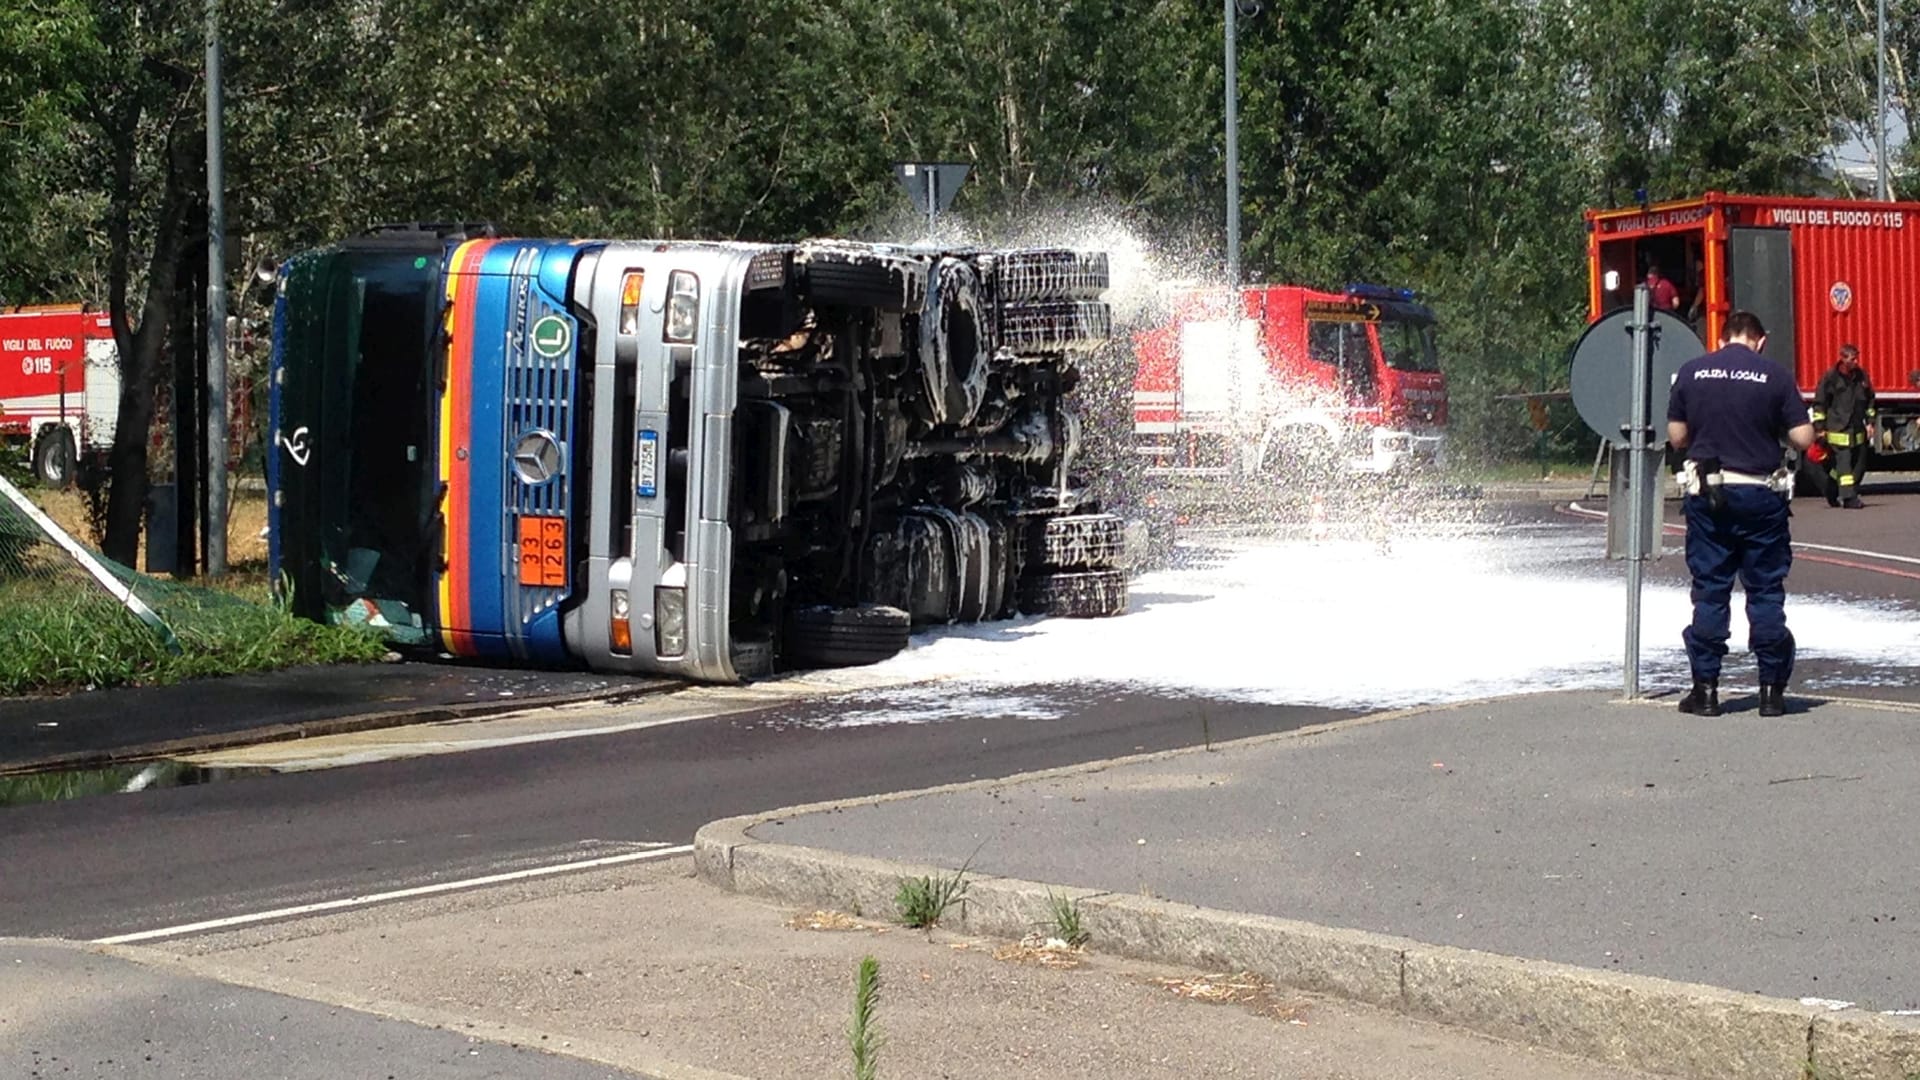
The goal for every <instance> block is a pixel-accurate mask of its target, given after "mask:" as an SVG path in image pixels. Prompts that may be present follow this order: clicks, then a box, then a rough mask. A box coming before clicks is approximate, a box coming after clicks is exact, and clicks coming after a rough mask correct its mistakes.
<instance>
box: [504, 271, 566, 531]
mask: <svg viewBox="0 0 1920 1080" xmlns="http://www.w3.org/2000/svg"><path fill="white" fill-rule="evenodd" d="M524 257H525V256H523V258H524ZM516 269H518V268H517V267H516ZM515 277H516V279H517V282H516V284H517V286H518V293H519V295H518V296H516V297H515V306H516V309H517V310H516V313H515V314H516V317H515V319H514V330H513V332H512V333H511V334H510V335H509V338H508V342H507V370H506V372H505V376H506V406H507V407H506V411H505V415H504V416H503V417H502V422H503V423H504V425H505V430H504V432H503V434H504V436H505V438H504V439H502V440H501V445H503V446H505V447H507V448H508V450H509V453H511V452H512V450H513V448H514V447H516V446H518V445H520V444H521V441H522V440H523V439H524V438H526V437H527V436H528V435H529V434H532V433H536V432H545V433H547V434H549V435H551V436H553V438H554V440H555V442H557V443H558V444H559V447H560V456H559V468H558V470H557V471H556V472H554V473H553V474H552V475H551V476H549V477H547V478H545V479H544V480H541V481H540V482H537V483H530V482H529V479H530V477H528V476H527V475H525V474H523V473H522V472H521V471H520V470H519V469H508V470H507V473H506V477H505V479H506V485H507V491H506V492H505V493H504V494H505V496H506V497H505V498H504V499H502V500H501V503H502V505H504V506H506V507H507V508H508V510H509V512H510V513H514V514H537V515H542V516H546V515H564V514H566V513H567V511H568V509H569V497H570V495H571V489H572V483H571V477H570V473H571V468H570V466H571V464H572V446H571V443H572V441H573V440H572V435H573V416H572V402H573V379H574V363H573V356H574V350H573V347H571V346H570V347H568V348H567V349H565V350H562V351H561V352H560V353H559V354H558V355H556V356H543V355H542V354H541V352H540V350H539V349H538V348H536V345H535V334H536V328H538V327H541V326H547V327H551V326H553V325H556V324H555V323H554V322H553V321H552V320H556V319H557V320H559V323H558V324H559V325H564V326H566V327H567V335H568V338H567V340H568V341H569V342H571V341H572V335H573V334H574V333H575V329H574V321H573V318H572V316H570V315H568V314H567V313H566V312H565V311H564V310H562V309H560V308H558V307H555V306H554V305H552V304H550V303H548V302H547V300H546V298H545V297H544V296H542V295H541V294H540V293H539V292H538V291H536V290H535V289H534V287H533V278H532V277H531V275H530V274H528V275H524V276H523V275H521V274H516V275H515ZM549 340H552V339H549ZM516 464H517V463H516ZM534 475H535V476H537V475H538V474H534Z"/></svg>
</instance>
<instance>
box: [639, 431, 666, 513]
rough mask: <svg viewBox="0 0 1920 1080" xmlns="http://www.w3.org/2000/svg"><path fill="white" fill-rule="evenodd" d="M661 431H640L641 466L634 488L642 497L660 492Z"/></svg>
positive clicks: (648, 497)
mask: <svg viewBox="0 0 1920 1080" xmlns="http://www.w3.org/2000/svg"><path fill="white" fill-rule="evenodd" d="M659 484H660V433H659V432H657V431H643V432H641V433H640V468H639V474H638V478H637V480H636V482H635V484H634V490H635V491H637V492H638V493H639V495H640V497H641V498H643V499H651V498H653V497H654V496H655V495H658V494H659V493H660V486H659Z"/></svg>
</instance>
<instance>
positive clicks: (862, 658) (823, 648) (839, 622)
mask: <svg viewBox="0 0 1920 1080" xmlns="http://www.w3.org/2000/svg"><path fill="white" fill-rule="evenodd" d="M910 622H911V620H910V619H909V617H908V616H907V613H906V612H904V611H901V610H900V609H899V608H895V607H882V606H880V605H878V604H863V605H861V606H860V607H850V608H837V607H827V606H824V605H822V606H818V607H803V608H799V609H797V610H795V611H794V612H792V613H791V614H789V615H788V616H787V640H786V659H787V662H788V663H790V664H796V665H807V666H815V667H851V666H854V665H857V664H875V663H879V662H880V661H882V660H886V659H888V658H890V657H893V656H895V655H897V654H898V653H899V652H900V650H902V649H904V648H906V647H907V637H908V635H909V634H910V633H911V627H910V625H909V624H910Z"/></svg>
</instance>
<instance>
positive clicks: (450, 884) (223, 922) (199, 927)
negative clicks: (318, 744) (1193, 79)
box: [90, 844, 693, 945]
mask: <svg viewBox="0 0 1920 1080" xmlns="http://www.w3.org/2000/svg"><path fill="white" fill-rule="evenodd" d="M692 851H693V845H692V844H677V845H675V846H673V847H663V848H653V849H651V850H648V851H630V852H627V853H626V854H623V855H603V856H601V857H599V858H595V859H580V860H577V861H574V862H564V863H553V864H551V865H548V866H535V867H531V868H529V869H526V870H512V871H508V872H507V873H503V874H488V875H486V876H485V877H477V878H467V879H465V880H462V881H442V882H437V883H435V884H433V885H419V886H415V887H414V888H411V889H395V890H394V891H392V892H383V893H369V894H368V895H366V896H349V897H347V898H345V899H342V900H325V901H322V902H320V903H317V904H301V905H298V906H297V907H285V908H276V909H274V910H272V911H256V912H253V913H251V914H248V915H233V916H229V917H227V918H224V919H208V920H206V921H204V922H196V923H186V924H185V925H182V926H166V927H161V928H160V929H158V930H142V931H140V932H138V933H133V934H117V935H115V936H113V937H103V938H95V939H93V941H92V942H91V943H90V944H94V945H129V944H132V943H133V942H136V941H154V940H156V939H159V938H169V937H178V936H180V935H182V934H197V933H200V932H201V931H204V930H226V929H230V928H232V927H236V926H247V925H249V924H251V923H258V922H269V921H272V920H274V919H290V918H295V917H297V916H301V915H313V914H316V913H318V912H322V911H340V910H342V909H344V908H352V907H365V906H367V905H370V904H382V903H386V902H387V901H389V900H407V899H411V898H413V897H416V896H432V895H434V894H435V893H444V892H453V891H455V890H458V889H477V888H479V887H481V886H483V885H499V884H502V883H504V882H509V881H525V880H528V879H530V878H539V877H548V876H550V875H553V874H566V873H572V872H574V871H577V870H594V869H598V868H600V867H603V866H618V865H620V864H622V863H631V862H645V861H647V860H651V859H664V858H667V857H669V856H673V855H686V854H689V853H690V852H692Z"/></svg>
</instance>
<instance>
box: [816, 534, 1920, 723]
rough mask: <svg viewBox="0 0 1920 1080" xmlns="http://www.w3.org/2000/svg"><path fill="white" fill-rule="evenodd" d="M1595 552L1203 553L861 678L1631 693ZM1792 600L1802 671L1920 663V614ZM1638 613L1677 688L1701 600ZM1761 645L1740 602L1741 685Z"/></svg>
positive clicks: (1191, 689) (1388, 694)
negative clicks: (1082, 601) (1127, 586)
mask: <svg viewBox="0 0 1920 1080" xmlns="http://www.w3.org/2000/svg"><path fill="white" fill-rule="evenodd" d="M1598 545H1599V540H1598V538H1597V536H1596V534H1594V533H1591V532H1585V531H1581V532H1558V533H1549V534H1547V535H1539V534H1535V535H1526V533H1525V532H1518V533H1514V534H1506V535H1502V534H1483V535H1469V536H1456V537H1432V538H1427V539H1406V538H1402V539H1398V540H1396V541H1395V542H1394V543H1393V544H1392V546H1391V548H1390V549H1388V550H1385V551H1383V550H1382V548H1381V546H1380V545H1379V544H1378V543H1375V542H1370V541H1349V540H1340V539H1335V540H1331V541H1328V542H1325V543H1314V542H1311V541H1306V540H1274V541H1268V542H1260V541H1241V542H1238V543H1235V544H1233V545H1232V546H1223V547H1217V548H1213V549H1210V550H1202V551H1199V552H1196V553H1192V554H1193V555H1194V556H1195V557H1196V559H1197V561H1198V562H1199V563H1200V564H1201V565H1195V566H1193V567H1191V568H1188V569H1176V570H1167V571H1162V572H1157V573H1152V574H1148V575H1145V576H1143V577H1141V578H1139V579H1138V580H1136V581H1135V582H1134V583H1133V593H1132V604H1131V607H1130V608H1129V610H1128V612H1127V614H1126V615H1125V616H1123V617H1120V618H1116V619H1099V620H1080V619H1023V620H1019V621H1015V622H1003V623H987V624H982V625H977V626H966V627H952V628H947V629H943V630H938V631H934V632H932V633H927V634H921V635H918V636H916V637H915V638H914V644H913V647H912V648H911V649H909V650H908V651H907V652H906V653H903V654H902V655H900V656H899V657H896V658H895V659H893V660H891V661H889V662H887V663H885V664H881V665H877V666H876V667H873V668H870V669H864V670H865V671H866V672H869V673H870V676H871V678H872V679H873V680H874V682H872V683H868V685H869V686H872V685H875V684H893V685H898V684H900V683H903V682H919V681H921V680H940V681H942V682H944V683H946V684H947V686H948V688H949V691H948V697H949V700H952V699H953V694H952V691H953V689H954V687H955V684H960V685H964V686H966V687H970V688H973V689H975V690H977V691H980V692H985V693H989V694H990V693H992V692H993V691H995V690H996V688H1001V687H1005V688H1011V687H1015V686H1034V685H1036V684H1079V685H1084V686H1089V687H1091V686H1107V687H1125V688H1130V689H1134V690H1140V691H1149V692H1157V693H1165V694H1172V695H1181V696H1201V697H1212V698H1224V699H1229V700H1240V701H1253V702H1262V703H1275V704H1280V703H1288V704H1303V705H1324V706H1332V707H1365V708H1393V707H1401V706H1410V705H1417V704H1423V703H1434V702H1446V701H1459V700H1465V699H1470V698H1476V697H1487V696H1496V695H1501V694H1512V693H1522V692H1531V691H1540V690H1556V689H1583V688H1585V689H1609V688H1617V687H1619V686H1620V684H1621V659H1622V654H1623V652H1624V634H1625V630H1624V627H1625V622H1624V618H1625V606H1626V602H1625V590H1624V586H1623V584H1622V577H1623V575H1622V574H1621V573H1619V572H1618V571H1619V564H1614V565H1613V568H1612V569H1613V571H1614V572H1613V573H1611V574H1608V573H1606V572H1605V571H1601V572H1600V573H1595V572H1594V567H1595V566H1596V564H1598V565H1602V566H1604V565H1605V564H1600V563H1599V560H1598V556H1599V554H1600V553H1599V550H1598ZM1669 557H1670V558H1672V557H1677V556H1672V555H1670V556H1669ZM1576 564H1584V565H1585V566H1586V568H1587V572H1586V573H1585V574H1582V573H1580V572H1578V571H1577V570H1576V569H1575V565H1576ZM1789 593H1790V594H1789V598H1788V618H1789V620H1790V622H1791V625H1792V626H1793V629H1794V632H1795V635H1796V636H1797V637H1798V638H1799V639H1800V641H1801V642H1803V643H1804V644H1803V646H1802V649H1801V656H1802V658H1803V659H1815V658H1818V657H1821V656H1836V657H1837V656H1844V657H1845V658H1846V659H1849V660H1851V661H1853V662H1855V663H1858V664H1864V665H1868V666H1883V667H1920V615H1915V614H1914V613H1912V612H1907V611H1900V610H1895V609H1889V608H1874V607H1863V606H1862V605H1861V604H1859V603H1857V602H1848V603H1841V602H1838V601H1834V600H1827V599H1822V598H1818V597H1805V596H1798V595H1792V594H1791V590H1789ZM1642 603H1643V621H1642V624H1641V625H1642V630H1641V641H1642V650H1641V654H1642V660H1641V672H1642V674H1641V684H1642V686H1643V687H1647V688H1656V687H1677V686H1679V685H1681V684H1682V683H1683V682H1684V681H1685V679H1686V659H1685V655H1684V653H1683V652H1682V651H1681V648H1680V629H1681V627H1682V626H1684V625H1685V624H1686V622H1687V621H1688V619H1689V617H1690V611H1691V608H1690V605H1689V601H1688V598H1687V593H1686V590H1685V589H1684V588H1681V587H1678V586H1673V585H1655V584H1649V585H1648V586H1647V587H1646V589H1645V592H1644V593H1643V602H1642ZM1745 642H1746V624H1745V619H1744V616H1743V614H1742V612H1741V609H1740V602H1739V600H1738V598H1737V595H1736V600H1735V606H1734V618H1733V640H1732V645H1733V652H1732V654H1731V655H1730V656H1729V657H1728V660H1727V674H1726V676H1725V678H1726V680H1727V681H1728V682H1729V683H1730V684H1735V685H1742V684H1744V683H1746V682H1750V681H1751V680H1752V678H1753V666H1752V659H1751V657H1750V656H1749V655H1748V654H1747V653H1746V651H1745V647H1744V646H1745ZM1822 642H1833V643H1844V646H1845V648H1844V652H1843V653H1842V652H1836V651H1833V650H1826V649H1823V648H1822V647H1821V645H1820V643H1822ZM859 681H862V682H864V681H865V679H864V678H863V679H861V680H859ZM848 689H854V687H852V686H849V687H848ZM961 696H962V697H964V695H961ZM990 700H991V699H990V698H989V699H988V701H990ZM986 703H987V702H985V701H983V702H981V704H986ZM878 719H879V717H869V718H867V719H866V722H869V723H871V722H875V721H876V720H878ZM923 719H924V718H923Z"/></svg>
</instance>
